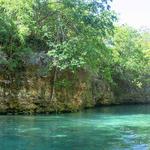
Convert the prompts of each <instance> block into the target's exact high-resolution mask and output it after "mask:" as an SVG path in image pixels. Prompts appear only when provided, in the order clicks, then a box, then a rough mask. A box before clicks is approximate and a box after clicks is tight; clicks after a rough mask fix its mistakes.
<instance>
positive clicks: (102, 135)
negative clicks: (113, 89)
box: [0, 105, 150, 150]
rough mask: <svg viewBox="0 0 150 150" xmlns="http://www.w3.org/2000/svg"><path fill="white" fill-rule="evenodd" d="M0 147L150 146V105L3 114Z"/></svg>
mask: <svg viewBox="0 0 150 150" xmlns="http://www.w3.org/2000/svg"><path fill="white" fill-rule="evenodd" d="M0 150H150V106H149V105H147V106H146V105H135V106H113V107H103V108H98V109H92V110H86V111H83V112H79V113H73V114H62V115H51V116H0Z"/></svg>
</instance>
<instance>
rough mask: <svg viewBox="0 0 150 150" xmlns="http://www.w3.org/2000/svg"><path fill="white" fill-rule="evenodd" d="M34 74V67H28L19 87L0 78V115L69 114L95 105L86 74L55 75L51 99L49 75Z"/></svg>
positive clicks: (81, 72) (15, 83) (35, 70)
mask: <svg viewBox="0 0 150 150" xmlns="http://www.w3.org/2000/svg"><path fill="white" fill-rule="evenodd" d="M37 72H38V71H37V68H36V67H30V68H29V69H28V70H27V71H26V73H25V74H24V76H21V80H20V81H19V82H20V83H19V84H18V83H17V82H13V80H12V81H8V80H6V79H3V78H1V80H0V113H6V112H7V113H51V112H70V111H77V110H79V109H82V108H83V107H93V106H94V105H95V104H94V101H93V100H92V92H91V90H90V84H89V83H88V76H87V74H86V72H84V71H78V73H77V74H73V73H71V72H64V73H61V74H60V73H59V74H57V79H56V83H55V85H54V86H55V88H54V89H55V91H54V92H55V93H54V99H53V100H51V91H52V83H53V81H52V79H53V77H52V75H48V76H40V75H39V74H36V73H37ZM15 80H17V79H15Z"/></svg>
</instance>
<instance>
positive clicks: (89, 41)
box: [0, 0, 150, 100]
mask: <svg viewBox="0 0 150 150" xmlns="http://www.w3.org/2000/svg"><path fill="white" fill-rule="evenodd" d="M110 5H111V1H109V0H94V1H93V0H89V1H86V0H0V73H1V77H2V78H3V79H6V80H7V81H11V82H17V84H18V80H19V79H21V77H22V76H23V73H24V72H25V71H26V69H27V67H28V66H30V65H38V66H39V67H40V75H41V76H46V75H48V74H51V76H52V77H53V80H52V83H51V85H52V89H51V96H50V99H51V100H53V99H54V95H55V85H56V84H57V76H58V75H59V74H60V73H61V72H64V71H69V72H73V73H74V74H75V73H76V72H77V71H78V70H79V69H80V70H86V71H88V72H89V73H90V74H92V75H97V76H99V77H100V78H101V79H103V80H106V81H107V82H109V83H110V84H111V85H112V86H117V81H118V80H125V81H127V82H129V83H130V84H134V85H136V86H138V87H141V86H142V82H143V77H144V76H145V75H147V74H148V71H149V67H150V66H149V64H150V62H149V61H150V60H149V57H150V53H149V52H150V34H149V31H148V30H142V31H137V30H135V29H133V28H131V27H128V26H126V25H124V26H115V25H114V23H115V22H116V20H117V17H116V15H115V13H114V12H113V11H112V10H111V9H110ZM64 81H65V82H66V84H67V81H66V80H65V79H63V84H65V83H64Z"/></svg>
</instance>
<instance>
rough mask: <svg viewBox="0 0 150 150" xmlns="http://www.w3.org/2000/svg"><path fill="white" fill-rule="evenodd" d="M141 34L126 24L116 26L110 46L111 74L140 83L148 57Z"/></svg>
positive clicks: (144, 73)
mask: <svg viewBox="0 0 150 150" xmlns="http://www.w3.org/2000/svg"><path fill="white" fill-rule="evenodd" d="M144 43H145V40H144V37H143V34H142V33H141V32H140V31H137V30H135V29H133V28H131V27H128V26H122V27H117V28H116V30H115V34H114V38H113V46H112V58H113V67H112V68H113V74H114V75H113V76H117V77H118V78H120V79H121V80H125V81H129V82H130V83H135V84H137V85H140V79H141V77H142V76H144V75H146V74H147V73H148V72H147V69H146V68H147V64H148V59H147V58H146V55H145V54H146V53H145V51H146V50H147V49H148V47H149V46H148V45H146V44H144Z"/></svg>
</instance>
